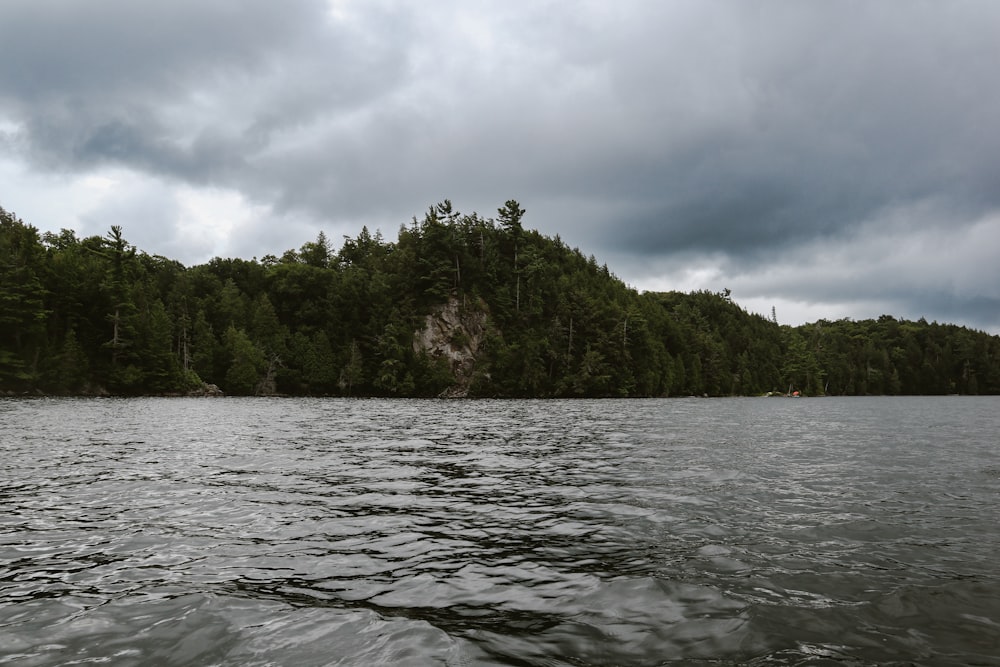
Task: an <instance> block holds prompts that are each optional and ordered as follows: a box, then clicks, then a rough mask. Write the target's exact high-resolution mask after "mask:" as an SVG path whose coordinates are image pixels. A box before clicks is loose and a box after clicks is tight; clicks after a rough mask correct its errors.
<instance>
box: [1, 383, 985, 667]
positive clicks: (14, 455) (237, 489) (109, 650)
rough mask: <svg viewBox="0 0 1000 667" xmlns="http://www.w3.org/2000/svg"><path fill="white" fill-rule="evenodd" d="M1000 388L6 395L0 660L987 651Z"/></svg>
mask: <svg viewBox="0 0 1000 667" xmlns="http://www.w3.org/2000/svg"><path fill="white" fill-rule="evenodd" d="M998 434H1000V400H998V399H986V398H983V399H980V398H958V397H949V398H909V399H903V398H899V399H888V398H864V399H832V398H831V399H800V400H792V399H719V400H703V399H671V400H633V401H477V402H471V401H468V402H467V401H450V402H449V401H402V400H398V401H382V400H336V399H310V400H293V399H165V398H153V399H134V400H119V399H103V400H79V399H58V400H57V399H27V400H26V399H16V400H15V399H5V400H0V456H2V463H0V466H2V467H0V508H2V512H0V663H3V664H6V663H11V664H17V665H71V664H99V663H104V664H112V665H149V664H159V665H378V664H400V665H435V664H439V665H456V666H457V665H663V664H706V665H708V664H711V665H717V664H734V663H735V664H747V663H749V664H754V665H776V664H778V665H780V664H815V665H821V664H851V665H865V664H885V663H896V664H920V665H940V664H956V665H958V664H987V665H1000V435H998Z"/></svg>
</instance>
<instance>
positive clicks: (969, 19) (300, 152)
mask: <svg viewBox="0 0 1000 667" xmlns="http://www.w3.org/2000/svg"><path fill="white" fill-rule="evenodd" d="M998 30H1000V5H998V4H996V3H992V2H986V1H971V0H969V1H962V0H956V1H955V2H949V3H939V2H923V1H919V0H916V1H909V0H907V1H903V0H899V1H894V0H888V1H886V2H879V3H870V2H860V1H858V2H851V1H847V2H836V3H834V2H818V3H798V2H769V1H765V2H755V3H738V2H723V1H721V0H707V1H706V0H698V1H697V2H695V1H694V0H689V1H673V2H653V1H647V0H623V2H620V3H612V4H608V3H598V2H572V3H571V2H563V1H559V0H549V1H547V2H532V3H512V2H499V1H496V2H481V3H467V2H459V1H458V0H454V1H443V2H435V3H423V4H419V5H418V4H415V3H406V2H394V1H391V0H385V1H364V2H362V1H359V0H353V1H352V0H331V1H329V2H320V1H313V0H294V1H293V0H290V1H287V2H281V3H275V2H267V1H263V0H261V1H256V2H247V1H239V2H237V1H232V2H212V3H201V2H187V1H185V2H172V3H159V4H156V5H152V4H147V3H135V2H129V1H126V0H114V1H111V0H108V1H103V2H100V3H77V2H70V1H68V0H67V1H60V0H53V1H52V2H35V1H31V2H29V1H26V0H13V1H11V2H5V3H3V5H2V6H0V43H3V44H4V45H5V52H6V53H7V54H9V55H8V56H7V57H5V58H4V59H2V60H0V148H2V150H3V151H4V153H6V160H7V162H6V164H7V165H8V169H10V170H13V171H15V172H16V173H18V174H20V176H19V183H23V184H25V185H24V186H22V187H21V188H19V190H18V192H13V193H11V192H3V193H0V204H2V205H4V206H5V207H7V208H16V209H17V210H18V212H19V213H20V214H21V215H22V216H23V217H25V218H26V219H29V221H31V222H33V223H34V224H37V225H39V226H43V227H44V226H46V224H48V223H47V221H46V220H44V219H41V220H40V219H37V218H35V217H33V216H32V215H31V209H32V208H33V207H34V206H35V204H33V202H36V201H40V200H44V199H51V198H53V197H58V196H59V193H58V192H53V191H51V190H48V189H47V188H55V187H57V185H58V184H62V185H64V186H65V185H67V184H70V185H72V184H79V183H81V182H84V181H85V179H87V178H90V177H100V178H104V177H106V176H107V175H108V174H110V175H111V176H107V177H108V178H109V179H110V180H109V182H115V183H119V186H118V187H109V188H105V189H104V190H101V191H100V192H101V198H100V200H99V201H97V200H91V199H87V200H86V201H90V202H91V203H90V204H89V206H90V210H85V211H79V212H77V223H78V228H79V229H81V230H83V229H87V230H88V231H89V230H90V229H91V228H92V227H94V226H96V225H97V224H99V222H98V221H103V223H105V224H123V225H124V226H125V228H126V230H127V231H128V232H129V233H130V236H131V238H132V239H134V241H135V242H136V243H137V244H139V245H143V246H144V247H145V244H144V241H145V240H149V241H150V242H152V243H155V244H157V248H151V250H153V251H158V252H166V251H167V250H169V252H170V254H172V255H173V256H179V257H181V258H182V259H184V260H186V261H189V262H193V261H201V260H203V259H205V257H204V256H202V254H203V253H205V252H208V251H210V250H209V249H210V248H214V249H218V248H219V247H220V243H221V244H222V245H221V247H222V248H224V249H226V250H227V251H231V252H234V253H240V254H244V255H247V256H250V255H258V256H259V255H263V254H265V253H267V252H280V251H281V250H283V249H285V248H288V247H297V246H298V245H301V243H302V242H303V241H305V240H308V239H309V238H311V237H313V236H314V235H315V233H316V232H317V231H318V230H319V229H321V228H322V229H325V230H326V231H327V233H328V234H331V232H333V233H332V234H331V235H332V236H334V237H336V236H337V234H339V233H344V234H354V233H356V232H357V230H358V229H359V228H360V226H361V224H368V225H370V226H378V227H382V229H383V230H385V231H386V232H387V233H389V234H392V233H393V232H394V231H395V228H396V227H397V226H398V225H399V224H401V223H404V222H406V221H407V220H408V219H409V217H410V216H411V215H413V214H419V213H420V212H421V211H422V210H424V208H425V207H426V206H427V205H428V204H431V203H433V202H435V201H438V200H440V199H443V198H445V197H450V198H452V199H453V200H454V201H455V203H456V204H457V205H458V207H459V208H461V209H462V210H465V211H471V210H478V211H480V212H481V213H484V214H487V215H488V214H490V213H491V212H492V211H493V210H494V209H495V208H496V206H497V205H499V204H500V203H501V202H502V201H504V200H505V199H507V198H509V197H515V198H518V199H519V200H521V201H522V203H523V204H524V205H525V206H526V208H527V209H528V212H529V215H528V218H529V219H528V222H529V223H530V224H532V225H534V226H537V227H539V228H540V229H542V231H544V232H545V233H550V234H555V233H558V234H560V235H561V236H562V237H563V239H564V240H566V241H567V242H568V243H570V244H571V245H574V246H579V247H580V248H581V249H582V250H584V252H587V253H594V254H595V255H597V256H598V257H599V258H600V259H601V260H602V261H607V262H608V263H609V265H610V266H611V268H612V269H613V270H615V272H616V273H618V275H620V276H621V277H623V278H624V279H626V280H627V281H628V282H630V283H631V284H633V285H636V286H638V287H642V288H649V289H669V288H673V287H676V288H681V289H698V288H706V289H721V288H722V287H723V286H727V287H729V288H731V289H733V291H734V294H735V296H736V297H737V300H741V301H743V300H745V302H746V303H747V304H748V305H749V307H751V308H757V309H760V310H762V311H766V310H769V307H768V306H767V304H769V303H771V304H773V303H777V304H780V307H781V309H782V310H783V311H785V312H789V313H790V314H791V315H790V316H791V318H792V319H795V318H796V317H798V319H803V318H806V317H815V316H823V315H825V316H829V317H841V316H850V317H857V318H861V317H871V316H877V315H879V314H880V312H875V310H878V309H881V311H882V312H891V313H894V314H897V315H900V316H903V317H914V318H916V317H921V316H923V317H927V318H928V319H939V320H948V321H957V322H961V323H967V324H969V325H971V326H975V327H979V328H986V329H989V330H992V331H1000V308H998V307H997V306H998V301H1000V268H998V264H1000V262H997V261H996V260H995V257H994V255H995V253H994V252H991V251H992V249H993V248H997V247H1000V88H998V87H997V86H996V85H995V72H996V71H997V70H998V69H1000V42H997V40H996V35H997V34H998ZM53 175H58V176H59V179H61V180H57V181H53V180H52V179H53V178H54V176H53ZM87 182H89V181H87ZM54 183H56V185H54ZM122 183H127V184H131V185H121V184H122ZM74 187H76V186H74ZM80 187H82V186H80ZM87 192H90V191H89V190H88V191H87ZM80 196H81V197H83V195H80ZM87 196H91V195H87ZM95 196H96V195H95ZM94 201H97V203H93V202H94ZM38 208H39V210H50V209H44V207H40V206H39V207H38ZM192 218H194V219H196V221H200V222H199V224H200V225H201V229H199V228H198V227H197V226H196V225H193V223H192V222H191V219H192ZM192 229H194V231H192ZM206 230H211V234H214V236H211V235H210V234H209V232H208V231H206ZM199 234H202V235H201V236H199ZM209 236H211V238H215V239H216V241H211V239H210V238H209ZM218 239H224V241H225V242H224V243H223V242H222V241H219V240H218ZM213 243H214V245H213ZM185 247H190V251H189V254H188V255H185ZM698 280H702V281H705V282H706V283H710V284H696V281H698ZM852 304H853V305H852ZM825 306H826V307H828V308H827V310H824V307H825ZM795 312H799V313H800V314H799V315H797V316H796V315H794V313H795Z"/></svg>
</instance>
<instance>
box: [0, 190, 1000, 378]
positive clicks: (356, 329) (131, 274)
mask: <svg viewBox="0 0 1000 667" xmlns="http://www.w3.org/2000/svg"><path fill="white" fill-rule="evenodd" d="M524 213H525V212H524V210H523V209H522V208H521V207H520V205H519V204H518V203H517V202H515V201H508V202H507V203H506V204H505V205H504V207H503V208H500V209H499V210H498V216H497V217H496V218H495V219H494V218H484V217H480V216H479V215H478V214H475V213H473V214H469V215H467V214H460V213H459V212H457V211H455V210H453V207H452V205H451V203H450V202H449V201H447V200H446V201H444V202H442V203H440V204H437V205H435V206H433V207H431V208H430V209H429V210H428V211H427V212H426V214H425V215H424V216H423V219H422V220H418V219H416V218H414V219H413V220H412V223H411V224H407V225H403V226H402V227H401V228H400V230H399V234H398V239H397V240H396V241H395V242H388V241H386V240H384V239H383V238H382V237H381V235H380V234H379V233H376V234H374V235H373V234H371V233H370V232H369V231H368V229H366V228H365V229H362V230H361V233H360V234H359V235H358V236H357V238H345V239H344V242H343V244H342V245H341V247H340V248H339V250H335V249H334V247H333V246H332V244H331V243H330V241H329V240H328V239H327V238H326V236H325V235H324V234H322V233H320V234H319V236H318V237H317V238H316V239H315V240H314V241H310V242H307V243H305V244H304V245H302V246H301V247H300V248H299V249H298V250H288V251H286V252H285V253H284V254H283V255H281V256H280V257H277V256H274V255H268V256H266V257H263V258H262V259H259V260H258V259H256V258H255V259H253V260H243V259H221V258H216V259H213V260H211V261H209V262H208V263H207V264H203V265H199V266H193V267H190V268H189V267H185V266H183V265H182V264H180V263H179V262H176V261H173V260H171V259H169V258H165V257H161V256H157V255H149V254H146V253H144V252H141V251H140V250H139V249H137V248H135V247H134V246H132V245H131V244H130V243H128V241H126V239H125V237H124V235H123V231H122V229H121V228H119V227H112V228H111V229H110V231H109V232H108V233H107V235H105V236H92V237H88V238H83V239H80V238H78V237H77V236H76V235H75V233H74V232H72V231H69V230H63V231H62V232H60V233H59V234H54V233H45V234H39V231H38V230H37V229H36V228H35V227H33V226H31V225H29V224H26V223H24V222H23V221H21V220H19V219H18V218H17V216H16V215H14V214H12V213H8V212H7V211H5V210H3V209H0V392H2V393H6V394H22V393H48V394H86V395H103V394H121V395H129V394H188V393H206V392H214V391H215V390H216V387H218V388H220V391H221V392H225V393H226V394H237V395H255V394H256V395H261V394H263V395H271V394H288V395H355V396H358V395H364V396H426V397H433V396H500V397H518V396H520V397H572V396H677V395H699V396H700V395H709V396H728V395H760V394H765V393H769V392H773V393H780V394H786V393H789V392H791V391H798V392H801V393H802V394H803V395H807V396H815V395H865V394H948V393H962V394H997V393H1000V338H998V337H996V336H990V335H987V334H986V333H983V332H979V331H973V330H970V329H967V328H965V327H959V326H954V325H948V324H938V323H930V324H929V323H927V322H926V321H924V320H920V321H917V322H911V321H901V320H897V319H895V318H893V317H891V316H888V315H883V316H882V317H880V318H878V319H877V320H865V321H852V320H838V321H832V322H831V321H823V320H821V321H819V322H816V323H813V324H807V325H803V326H799V327H790V326H780V325H779V324H778V323H777V322H776V321H775V319H774V318H773V316H772V318H770V319H769V318H767V317H763V316H760V315H756V314H752V313H748V312H746V311H745V310H744V309H742V308H741V307H740V306H739V305H737V304H736V303H734V302H733V300H732V299H731V296H730V293H729V291H728V290H724V291H723V292H721V293H714V292H707V291H701V292H695V293H691V294H683V293H678V292H667V293H652V292H644V293H639V292H637V291H636V290H634V289H631V288H629V287H628V286H627V285H625V284H624V283H623V282H622V281H621V280H619V279H618V278H616V277H615V276H614V275H613V274H612V273H610V272H609V270H608V268H607V267H606V266H601V265H599V264H598V263H597V261H596V260H595V259H594V257H593V256H591V257H586V256H584V255H583V254H582V253H581V252H580V251H579V250H577V249H572V248H570V247H568V246H567V245H566V244H565V243H564V242H563V241H562V240H561V239H560V238H559V237H555V238H550V237H546V236H544V235H541V234H539V233H538V232H536V231H532V230H530V229H527V228H524V227H523V226H522V220H523V217H524Z"/></svg>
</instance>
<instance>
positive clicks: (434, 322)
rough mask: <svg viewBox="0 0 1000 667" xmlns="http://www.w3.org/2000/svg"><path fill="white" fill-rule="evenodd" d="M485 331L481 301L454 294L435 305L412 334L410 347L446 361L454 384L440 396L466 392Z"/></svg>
mask: <svg viewBox="0 0 1000 667" xmlns="http://www.w3.org/2000/svg"><path fill="white" fill-rule="evenodd" d="M485 335H486V312H485V311H484V310H483V309H482V304H479V303H477V304H474V305H473V304H466V305H463V303H462V302H461V301H459V300H458V299H456V298H451V299H449V300H448V303H446V304H444V305H442V306H439V307H437V308H436V309H435V310H434V312H432V313H431V314H430V315H428V316H427V318H426V319H425V320H424V326H423V328H422V329H418V330H417V331H416V332H415V333H414V334H413V351H414V352H417V353H420V352H423V353H425V354H427V355H428V356H429V357H431V358H434V359H444V360H446V361H447V362H448V364H449V366H450V368H451V373H452V376H453V377H454V378H455V384H454V385H452V386H451V387H449V388H448V389H446V390H445V391H444V392H442V394H441V395H442V396H446V397H455V398H461V397H464V396H466V395H468V393H469V385H470V383H471V382H472V372H473V370H474V369H475V366H476V355H477V354H478V352H479V347H480V345H481V344H482V342H483V339H484V337H485Z"/></svg>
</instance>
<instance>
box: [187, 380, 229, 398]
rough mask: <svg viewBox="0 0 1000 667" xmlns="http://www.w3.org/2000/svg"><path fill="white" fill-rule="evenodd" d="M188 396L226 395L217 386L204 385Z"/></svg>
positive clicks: (190, 392)
mask: <svg viewBox="0 0 1000 667" xmlns="http://www.w3.org/2000/svg"><path fill="white" fill-rule="evenodd" d="M188 396H225V393H223V391H222V390H221V389H219V386H218V385H215V384H207V383H205V384H202V385H201V386H200V387H198V388H197V389H194V390H192V391H189V392H188Z"/></svg>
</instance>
